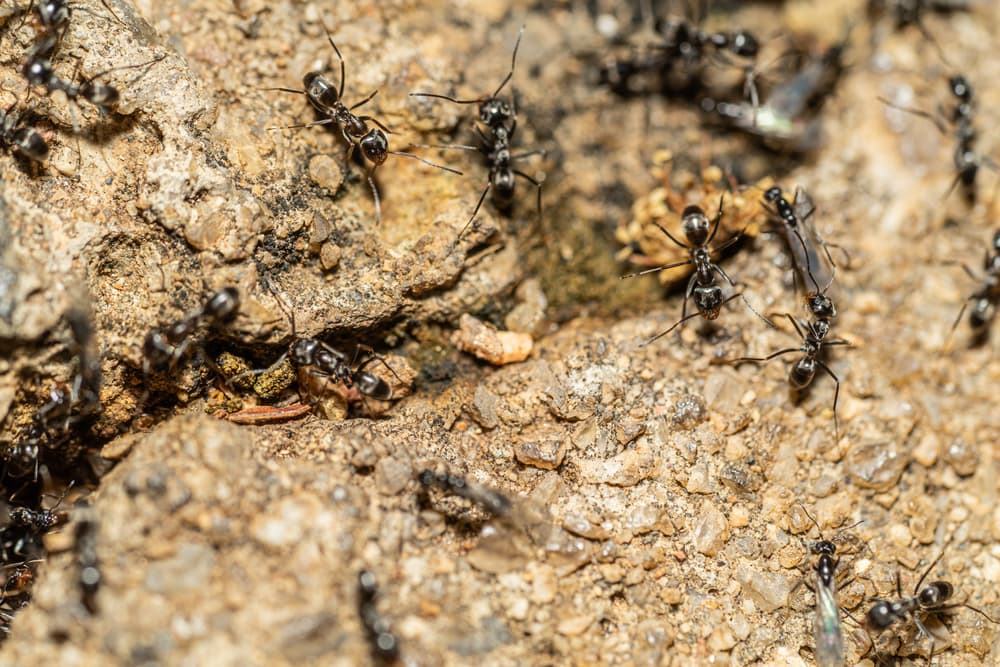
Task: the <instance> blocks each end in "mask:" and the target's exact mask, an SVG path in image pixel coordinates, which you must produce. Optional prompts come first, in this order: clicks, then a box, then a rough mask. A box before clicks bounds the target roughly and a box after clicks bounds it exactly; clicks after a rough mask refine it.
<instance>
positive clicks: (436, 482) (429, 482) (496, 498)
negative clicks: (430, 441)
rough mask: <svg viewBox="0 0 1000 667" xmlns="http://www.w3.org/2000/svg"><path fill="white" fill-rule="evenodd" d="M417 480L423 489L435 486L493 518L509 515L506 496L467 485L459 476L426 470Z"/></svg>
mask: <svg viewBox="0 0 1000 667" xmlns="http://www.w3.org/2000/svg"><path fill="white" fill-rule="evenodd" d="M417 478H418V479H419V480H420V483H421V484H422V485H423V486H424V487H427V488H429V487H432V486H436V487H438V488H439V489H443V490H445V491H450V492H451V493H454V494H455V495H456V496H460V497H462V498H465V499H466V500H471V501H473V502H475V503H478V504H480V505H482V506H483V508H484V509H485V510H486V511H488V512H489V513H490V514H493V515H494V516H504V515H506V514H508V513H510V510H511V507H512V504H511V501H510V498H508V497H507V496H506V495H504V494H503V493H501V492H500V491H497V490H496V489H490V488H486V487H483V486H479V485H478V484H469V482H468V481H466V479H465V478H464V477H460V476H459V475H452V474H450V473H446V472H442V473H437V472H434V471H433V470H430V469H427V470H423V471H421V473H420V474H419V475H418V477H417Z"/></svg>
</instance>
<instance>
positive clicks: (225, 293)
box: [205, 287, 240, 324]
mask: <svg viewBox="0 0 1000 667" xmlns="http://www.w3.org/2000/svg"><path fill="white" fill-rule="evenodd" d="M239 310H240V293H239V291H238V290H237V289H236V288H235V287H223V288H222V289H220V290H219V291H218V292H216V293H215V294H213V295H212V296H211V297H209V299H208V303H206V304H205V314H206V315H208V316H209V317H210V318H211V319H213V320H215V322H216V323H218V324H228V323H229V322H232V321H233V320H234V319H236V314H237V313H238V312H239Z"/></svg>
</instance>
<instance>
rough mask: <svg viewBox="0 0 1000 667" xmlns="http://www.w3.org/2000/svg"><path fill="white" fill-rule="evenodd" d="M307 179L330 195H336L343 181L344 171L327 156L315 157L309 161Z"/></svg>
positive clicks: (335, 161)
mask: <svg viewBox="0 0 1000 667" xmlns="http://www.w3.org/2000/svg"><path fill="white" fill-rule="evenodd" d="M309 178H311V179H312V181H313V183H315V184H316V185H318V186H319V187H321V188H324V189H326V190H328V191H329V192H330V194H331V195H332V194H336V193H337V191H338V190H340V185H341V183H342V182H343V180H344V169H343V167H341V165H340V162H338V161H337V160H335V159H333V158H332V157H330V156H329V155H315V156H313V158H312V159H311V160H309Z"/></svg>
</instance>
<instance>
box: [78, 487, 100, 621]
mask: <svg viewBox="0 0 1000 667" xmlns="http://www.w3.org/2000/svg"><path fill="white" fill-rule="evenodd" d="M97 532H98V525H97V519H96V516H95V515H94V511H93V509H92V508H91V507H90V506H89V505H83V506H81V507H78V512H77V513H76V521H75V526H74V529H73V538H74V540H73V549H74V551H75V552H76V563H77V565H78V566H79V568H80V569H79V573H78V583H79V586H80V602H81V603H82V604H83V606H84V608H85V609H86V610H87V611H88V612H89V613H90V614H96V613H97V592H98V590H99V589H100V586H101V580H102V578H103V577H102V575H101V568H100V562H99V560H98V557H97Z"/></svg>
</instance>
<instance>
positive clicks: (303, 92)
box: [260, 86, 306, 95]
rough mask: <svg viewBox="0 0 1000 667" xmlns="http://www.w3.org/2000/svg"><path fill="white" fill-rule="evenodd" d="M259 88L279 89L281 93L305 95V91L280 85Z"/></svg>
mask: <svg viewBox="0 0 1000 667" xmlns="http://www.w3.org/2000/svg"><path fill="white" fill-rule="evenodd" d="M260 90H279V91H281V92H283V93H295V94H296V95H305V94H306V91H304V90H296V89H295V88H282V87H281V86H276V87H274V88H261V89H260Z"/></svg>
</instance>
